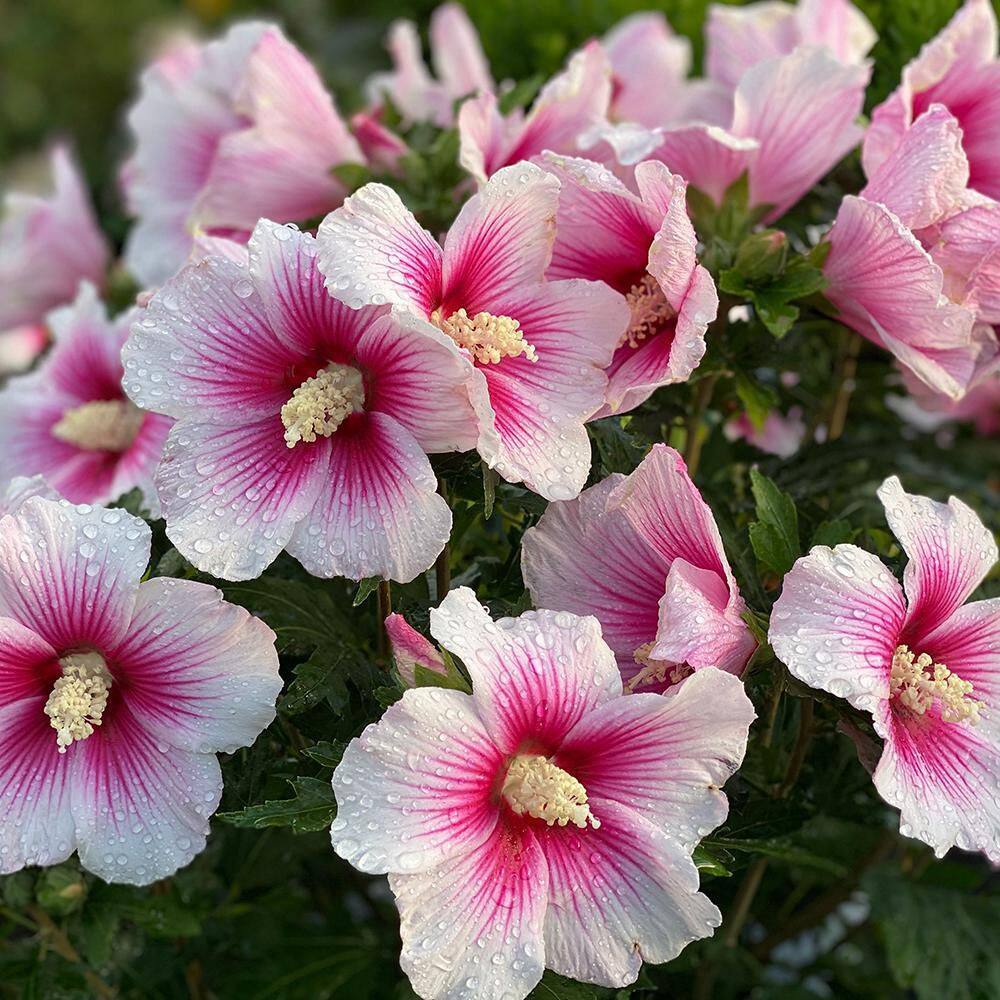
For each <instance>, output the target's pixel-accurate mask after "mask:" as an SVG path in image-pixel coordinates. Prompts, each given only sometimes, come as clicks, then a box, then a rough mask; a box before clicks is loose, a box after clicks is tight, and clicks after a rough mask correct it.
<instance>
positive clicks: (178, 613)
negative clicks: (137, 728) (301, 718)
mask: <svg viewBox="0 0 1000 1000" xmlns="http://www.w3.org/2000/svg"><path fill="white" fill-rule="evenodd" d="M110 655H111V658H112V659H113V660H114V661H115V662H116V663H118V664H120V665H121V667H122V669H123V670H124V671H125V672H126V674H127V676H128V689H127V694H126V695H125V698H126V701H127V704H128V708H129V711H130V712H131V713H132V714H133V715H134V716H135V717H136V718H137V719H138V720H139V721H140V722H141V723H142V725H143V726H144V727H145V729H147V730H148V731H149V732H150V733H151V734H153V735H154V736H156V737H157V738H158V739H160V740H162V741H163V742H164V743H168V744H170V745H171V746H174V747H178V748H180V749H182V750H193V751H195V752H197V753H211V752H215V751H221V752H223V753H233V751H235V750H237V749H238V748H239V747H245V746H249V745H250V744H251V743H253V741H254V740H255V739H256V738H257V737H258V736H259V735H260V733H261V732H262V731H263V730H264V729H265V728H267V726H268V725H269V724H270V723H271V721H272V720H273V719H274V702H275V699H276V698H277V696H278V692H279V691H280V690H281V683H282V682H281V677H280V676H279V675H278V655H277V653H276V652H275V648H274V633H273V632H272V631H271V630H270V629H269V628H268V627H267V626H266V625H265V624H264V623H263V622H262V621H260V619H258V618H254V617H253V616H252V615H251V614H250V613H249V612H248V611H246V610H245V609H243V608H241V607H238V606H236V605H235V604H227V603H226V602H225V601H224V600H223V598H222V592H221V591H220V590H217V589H216V588H215V587H209V586H206V585H205V584H202V583H195V582H194V581H193V580H172V579H169V578H166V577H158V578H156V579H153V580H147V581H146V582H145V583H143V584H141V585H140V586H139V594H138V598H137V600H136V608H135V616H134V617H133V619H132V622H131V624H130V625H129V629H128V633H127V635H126V636H125V638H124V639H123V640H122V642H121V643H120V644H119V645H118V646H117V647H116V648H115V649H114V650H113V651H111V652H110Z"/></svg>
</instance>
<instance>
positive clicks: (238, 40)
mask: <svg viewBox="0 0 1000 1000" xmlns="http://www.w3.org/2000/svg"><path fill="white" fill-rule="evenodd" d="M129 125H130V126H131V129H132V132H133V133H134V135H135V139H136V149H135V153H134V154H133V156H132V158H131V159H130V160H129V162H128V163H127V164H125V167H124V168H123V170H122V176H121V182H122V187H123V189H124V191H125V195H126V198H127V200H128V205H129V209H130V210H131V211H132V213H133V214H134V215H136V216H138V221H137V223H136V225H135V227H134V228H133V229H132V232H131V234H130V236H129V239H128V243H127V246H126V250H125V259H126V263H127V264H128V266H129V268H130V269H131V270H132V272H133V273H134V274H135V275H136V276H137V277H138V278H139V279H140V281H142V282H144V283H146V284H148V285H159V284H161V283H162V282H163V281H165V280H166V279H167V278H169V277H170V276H171V275H172V274H173V273H174V272H175V271H176V270H177V269H178V268H179V267H180V266H181V265H182V264H183V263H184V262H185V259H186V258H187V255H188V252H189V250H190V249H191V237H192V235H193V234H194V233H196V232H198V231H200V230H205V231H207V232H215V233H220V234H222V235H225V234H231V233H241V234H249V233H250V231H251V230H252V229H253V227H254V225H255V224H256V222H257V220H258V219H259V218H261V217H265V216H266V217H267V218H272V219H277V220H278V221H280V222H294V221H301V220H305V219H309V218H311V217H314V216H317V215H321V214H323V213H324V212H327V211H329V210H330V209H331V208H333V207H335V206H336V205H338V204H340V202H341V200H342V198H343V196H344V194H345V193H346V188H345V187H344V185H343V184H342V183H341V182H340V181H339V180H338V179H337V178H336V176H335V175H334V174H333V173H332V170H331V168H333V167H335V166H337V165H338V164H341V163H348V162H360V161H361V160H362V156H361V150H360V149H359V147H358V144H357V142H356V141H355V140H354V138H353V137H352V136H351V134H350V132H349V131H348V130H347V127H346V125H345V124H344V123H343V121H342V120H341V118H340V116H339V115H338V113H337V110H336V108H335V107H334V105H333V102H332V101H331V99H330V96H329V94H328V93H327V92H326V90H325V89H324V87H323V84H322V81H321V80H320V78H319V76H318V74H317V73H316V71H315V69H313V67H312V65H311V64H310V63H309V61H308V60H307V59H306V58H305V56H303V55H302V53H301V52H299V50H298V49H296V48H295V46H294V45H292V44H291V43H290V42H289V41H288V40H287V39H286V38H285V36H284V35H283V34H282V33H281V31H280V29H279V28H277V27H276V26H274V25H269V24H263V23H259V22H247V23H243V24H237V25H236V26H234V27H233V28H231V29H230V30H229V31H228V32H227V34H226V35H224V36H223V37H222V38H221V39H218V40H216V41H214V42H210V43H208V44H207V45H196V44H195V43H194V42H191V41H185V42H180V43H176V44H175V45H174V47H172V48H171V49H170V50H168V52H167V53H166V54H165V55H164V56H162V57H161V58H160V59H158V60H157V61H156V62H154V63H153V65H152V66H150V67H149V68H148V69H147V70H146V72H145V73H144V74H143V76H142V84H141V91H140V96H139V99H138V101H137V102H136V104H135V105H134V107H133V108H132V110H131V111H130V112H129Z"/></svg>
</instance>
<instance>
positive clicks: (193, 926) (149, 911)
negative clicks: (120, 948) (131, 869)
mask: <svg viewBox="0 0 1000 1000" xmlns="http://www.w3.org/2000/svg"><path fill="white" fill-rule="evenodd" d="M94 907H95V908H99V909H101V910H104V911H105V912H104V915H103V917H102V923H104V924H105V926H107V925H109V924H111V923H115V922H119V921H122V920H127V921H129V922H130V923H133V924H136V925H138V926H139V927H141V928H142V929H143V930H144V931H146V933H147V934H150V935H151V936H153V937H157V938H167V939H170V938H178V937H195V936H197V935H198V934H200V933H201V918H200V916H199V914H198V912H196V910H195V909H194V908H192V906H191V905H190V904H189V903H187V902H185V901H184V900H182V899H181V897H180V895H179V894H178V892H177V890H176V888H173V889H172V890H171V891H170V892H169V893H166V894H163V895H151V894H149V893H148V892H145V891H143V890H140V889H133V888H131V887H127V886H118V885H114V886H101V887H100V889H99V890H97V891H95V893H94ZM90 912H91V906H90V905H88V907H87V910H86V913H85V918H86V919H85V922H87V921H89V919H90V916H89V915H90Z"/></svg>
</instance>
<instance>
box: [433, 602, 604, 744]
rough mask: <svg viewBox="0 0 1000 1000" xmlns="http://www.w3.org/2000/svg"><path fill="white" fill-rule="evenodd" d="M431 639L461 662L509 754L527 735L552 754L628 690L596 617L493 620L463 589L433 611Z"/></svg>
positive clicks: (532, 615) (483, 714)
mask: <svg viewBox="0 0 1000 1000" xmlns="http://www.w3.org/2000/svg"><path fill="white" fill-rule="evenodd" d="M431 634H432V635H433V636H434V638H435V639H437V641H438V642H439V643H441V645H442V646H444V647H445V648H446V649H448V650H449V651H451V652H453V653H455V654H456V655H458V656H460V657H461V658H462V661H463V662H464V663H465V665H466V667H467V668H468V670H469V673H470V675H471V676H472V688H473V698H474V701H475V705H476V710H477V712H478V713H479V716H480V718H482V720H483V722H484V724H485V726H486V728H487V730H488V732H489V733H490V734H491V736H492V738H493V739H494V740H495V741H496V743H497V745H498V746H499V747H500V749H501V750H504V751H505V752H508V753H514V752H516V751H517V750H518V748H519V747H520V745H521V741H522V739H523V738H524V737H525V736H526V735H530V736H532V738H533V739H535V740H537V741H538V742H539V745H540V746H542V747H546V746H548V747H550V749H551V750H554V749H555V748H556V747H557V746H558V745H559V742H560V741H561V740H562V739H563V737H564V736H565V735H566V733H567V732H569V730H570V729H571V728H572V727H573V726H574V725H575V724H576V723H577V722H578V721H579V720H580V719H581V718H583V717H584V715H585V714H586V713H587V712H589V711H592V710H593V709H594V708H596V707H597V706H598V705H601V704H603V703H604V702H606V701H608V700H610V699H611V698H613V697H615V696H616V695H618V694H620V692H621V689H622V687H621V677H620V676H619V673H618V669H617V667H616V665H615V661H614V657H613V655H612V653H611V650H610V649H609V648H608V647H607V645H606V644H605V643H604V640H603V639H602V638H601V629H600V626H599V625H598V623H597V621H596V619H594V618H578V617H577V616H576V615H571V614H567V613H566V612H552V611H533V612H532V611H529V612H526V613H525V614H523V615H521V616H520V617H519V618H501V619H500V620H498V621H496V622H494V621H493V620H492V619H491V618H490V616H489V614H488V612H487V611H486V609H485V608H484V607H483V606H482V605H481V604H480V603H479V602H478V601H477V600H476V597H475V595H474V594H473V592H472V591H471V590H469V589H468V588H467V587H460V588H458V589H457V590H453V591H451V592H450V593H449V594H448V596H447V597H446V598H445V599H444V600H443V601H442V602H441V604H440V606H439V607H437V608H433V609H432V610H431Z"/></svg>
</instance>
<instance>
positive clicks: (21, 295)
mask: <svg viewBox="0 0 1000 1000" xmlns="http://www.w3.org/2000/svg"><path fill="white" fill-rule="evenodd" d="M49 162H50V170H51V174H52V178H51V179H52V193H51V195H49V196H39V195H29V194H24V193H22V192H17V191H10V192H8V193H7V195H6V197H5V198H4V217H3V223H2V225H0V335H4V336H6V334H4V331H11V330H13V329H14V328H15V327H28V328H37V327H38V326H40V325H41V324H42V321H43V320H44V318H45V314H46V313H48V312H49V310H51V309H55V308H56V307H57V306H62V305H66V304H67V303H68V302H72V301H73V299H75V298H76V293H77V289H78V288H79V285H80V282H81V281H90V282H92V283H93V284H94V285H96V286H97V287H101V286H103V284H104V271H105V268H106V267H107V265H108V258H109V256H110V251H109V249H108V244H107V241H106V240H105V238H104V236H103V235H102V234H101V230H100V228H99V227H98V225H97V220H96V219H95V218H94V211H93V209H92V208H91V205H90V199H89V197H88V195H87V189H86V187H85V186H84V183H83V180H82V178H81V177H80V174H79V170H78V169H77V167H76V164H75V163H74V162H73V157H72V156H71V155H70V152H69V150H68V149H67V148H66V147H65V146H56V147H55V148H54V149H53V150H52V153H51V155H50V158H49ZM36 336H37V334H36ZM21 346H22V347H23V346H24V344H23V343H22V345H21ZM32 357H34V355H32Z"/></svg>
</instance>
